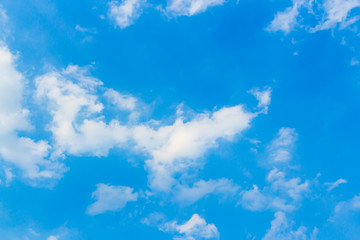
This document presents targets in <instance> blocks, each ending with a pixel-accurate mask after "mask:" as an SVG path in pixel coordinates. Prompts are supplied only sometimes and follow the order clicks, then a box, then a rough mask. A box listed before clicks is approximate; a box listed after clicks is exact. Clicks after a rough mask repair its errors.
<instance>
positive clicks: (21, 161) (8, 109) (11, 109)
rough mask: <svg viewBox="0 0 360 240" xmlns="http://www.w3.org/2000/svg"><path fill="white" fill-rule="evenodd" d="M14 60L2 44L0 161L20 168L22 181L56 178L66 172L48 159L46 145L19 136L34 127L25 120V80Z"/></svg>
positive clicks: (0, 54)
mask: <svg viewBox="0 0 360 240" xmlns="http://www.w3.org/2000/svg"><path fill="white" fill-rule="evenodd" d="M15 59H16V58H15V56H14V55H13V54H12V53H11V52H10V51H9V49H8V48H7V46H5V45H4V44H2V45H1V46H0V72H1V75H0V119H1V121H0V145H1V148H0V158H1V159H2V160H3V161H4V162H5V164H6V165H10V167H11V166H15V167H16V168H17V169H19V170H20V172H21V173H20V174H21V175H22V177H24V178H27V179H30V180H37V179H51V178H59V177H60V176H61V175H62V173H63V172H64V171H65V169H64V168H63V166H62V165H61V164H60V163H58V162H57V161H55V160H54V161H51V160H48V159H47V157H48V155H49V150H50V149H51V147H50V146H49V145H48V143H47V142H46V141H35V140H33V139H31V138H28V137H22V136H19V135H18V131H29V130H33V126H32V125H31V123H30V122H29V120H28V115H29V113H30V112H29V111H28V110H27V109H25V108H23V107H22V101H23V89H24V85H25V84H24V81H25V80H24V76H23V75H22V74H21V73H19V72H18V71H17V70H16V68H15ZM6 169H8V170H9V169H10V168H6ZM6 169H5V170H6ZM10 173H11V172H10ZM7 175H8V176H9V174H7ZM11 175H12V173H11Z"/></svg>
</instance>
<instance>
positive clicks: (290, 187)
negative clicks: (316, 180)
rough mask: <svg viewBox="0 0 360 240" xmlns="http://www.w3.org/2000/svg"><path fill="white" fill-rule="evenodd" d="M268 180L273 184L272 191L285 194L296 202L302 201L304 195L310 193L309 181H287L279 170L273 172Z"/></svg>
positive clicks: (293, 179)
mask: <svg viewBox="0 0 360 240" xmlns="http://www.w3.org/2000/svg"><path fill="white" fill-rule="evenodd" d="M266 180H267V181H269V182H270V183H271V188H272V190H274V191H279V192H283V193H285V194H286V195H287V196H289V197H291V198H292V199H293V200H295V201H298V200H300V199H301V198H302V196H303V195H304V193H306V192H307V191H309V182H308V181H305V182H303V183H301V179H300V178H298V177H297V178H291V179H290V180H287V179H286V178H285V173H284V172H281V171H279V170H277V169H273V170H271V171H270V173H269V174H268V175H267V177H266Z"/></svg>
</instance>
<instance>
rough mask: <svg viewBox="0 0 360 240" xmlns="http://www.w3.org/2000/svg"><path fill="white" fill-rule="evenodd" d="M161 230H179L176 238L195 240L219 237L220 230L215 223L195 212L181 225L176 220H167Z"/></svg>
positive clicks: (179, 239)
mask: <svg viewBox="0 0 360 240" xmlns="http://www.w3.org/2000/svg"><path fill="white" fill-rule="evenodd" d="M159 228H160V230H162V231H164V232H177V233H178V234H179V235H177V236H175V237H174V238H173V239H174V240H195V239H218V238H219V232H218V230H217V228H216V226H215V225H214V224H208V223H206V221H205V219H203V218H202V217H200V216H199V215H198V214H194V215H193V216H192V217H191V218H190V220H189V221H187V222H186V223H184V224H182V225H179V224H178V223H177V222H176V221H172V222H167V223H165V224H163V225H161V226H160V227H159Z"/></svg>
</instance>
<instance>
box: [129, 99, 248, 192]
mask: <svg viewBox="0 0 360 240" xmlns="http://www.w3.org/2000/svg"><path fill="white" fill-rule="evenodd" d="M254 116H255V115H254V114H252V113H248V112H246V111H245V110H244V109H243V107H242V106H241V105H238V106H235V107H224V108H222V109H220V110H218V111H216V112H214V113H212V114H209V113H203V114H197V115H196V116H195V117H194V118H193V119H192V120H190V121H188V122H184V120H183V119H182V118H181V117H180V118H178V119H177V120H176V121H175V123H174V124H173V125H168V126H161V127H159V128H158V129H153V128H151V127H149V126H145V125H142V126H138V127H136V128H135V129H134V138H135V141H136V142H137V145H138V146H139V147H141V148H142V149H143V151H145V152H148V153H150V155H151V157H152V158H151V159H150V160H147V161H146V164H147V167H148V169H149V172H150V177H149V181H150V186H151V187H152V188H153V189H155V190H159V191H169V190H170V189H171V187H172V186H173V185H174V184H175V179H174V178H173V175H174V174H175V173H182V172H184V171H187V170H188V169H189V168H191V167H195V166H198V165H199V161H198V159H199V158H201V157H202V156H203V155H204V153H205V152H206V151H207V150H208V149H210V148H214V147H216V146H217V142H218V140H220V139H225V140H231V139H232V138H233V137H235V135H237V134H239V133H241V132H242V131H243V130H245V129H246V128H248V127H249V126H250V125H249V123H250V120H251V119H252V118H253V117H254Z"/></svg>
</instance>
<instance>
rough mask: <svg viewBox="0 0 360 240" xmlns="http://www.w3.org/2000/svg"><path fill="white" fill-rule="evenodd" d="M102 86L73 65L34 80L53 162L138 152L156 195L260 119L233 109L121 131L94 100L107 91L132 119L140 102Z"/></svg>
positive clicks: (264, 100) (130, 126) (129, 126)
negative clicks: (47, 116) (46, 110)
mask: <svg viewBox="0 0 360 240" xmlns="http://www.w3.org/2000/svg"><path fill="white" fill-rule="evenodd" d="M101 85H102V83H101V82H100V81H99V80H98V79H96V78H93V77H91V76H89V73H88V70H87V69H86V68H80V67H78V66H74V65H70V66H69V67H68V68H66V69H65V70H63V71H61V72H50V73H48V74H45V75H43V76H40V77H37V78H36V86H37V91H36V92H37V97H38V98H39V99H42V101H44V103H45V105H46V106H48V108H49V113H50V114H51V116H52V121H51V122H50V124H49V125H48V127H49V130H50V131H51V132H52V134H53V138H54V152H53V156H54V157H56V156H60V155H63V156H65V155H66V154H71V155H76V156H84V155H85V156H88V155H90V156H91V155H92V156H98V157H102V156H107V155H108V152H109V150H110V149H113V148H122V147H128V148H131V149H133V150H138V151H139V152H141V153H142V154H146V155H148V156H149V157H150V158H149V160H147V161H146V166H147V170H148V171H149V185H150V187H151V188H152V189H153V190H155V191H165V192H170V191H171V190H172V188H173V187H174V186H177V185H176V182H177V180H176V179H175V178H174V175H175V174H178V176H181V175H182V174H184V173H186V172H187V171H188V170H189V169H191V168H193V167H200V166H201V165H202V157H203V156H204V154H205V153H206V152H207V151H208V150H209V149H211V148H216V147H217V146H218V142H219V140H228V141H231V140H233V138H234V137H235V136H236V135H239V134H240V133H241V132H243V131H244V130H245V129H247V128H248V127H249V126H250V121H251V120H252V119H253V118H254V117H256V116H257V114H258V113H251V112H247V111H246V110H244V107H243V106H242V105H237V106H234V107H224V108H221V109H219V110H217V111H214V112H212V113H209V112H205V113H198V114H194V115H193V117H192V119H190V120H187V121H185V120H184V118H185V117H184V116H182V115H177V119H176V121H175V122H174V123H173V124H170V125H163V124H162V123H161V122H160V121H159V124H157V125H156V126H154V124H152V121H149V122H146V123H143V124H140V125H136V124H134V123H126V124H124V125H122V124H121V123H120V122H119V120H116V119H114V120H110V121H106V120H105V117H104V114H103V113H102V111H103V108H104V107H103V104H102V103H101V102H99V100H98V97H97V96H98V92H99V90H101V89H102V90H105V91H106V92H105V94H104V95H105V97H106V98H107V99H108V100H109V101H110V102H112V103H113V104H115V105H117V106H118V108H119V109H120V110H122V111H123V110H125V111H127V112H130V116H131V115H132V114H134V113H138V112H139V105H138V100H137V99H136V98H135V97H133V96H131V95H126V94H121V93H118V92H116V91H114V90H112V89H105V88H100V87H101ZM264 95H267V94H265V93H264ZM259 97H260V95H259ZM261 99H262V100H261V101H262V103H261V104H262V105H263V104H266V105H268V104H269V100H268V99H267V97H261ZM218 188H219V187H218Z"/></svg>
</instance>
